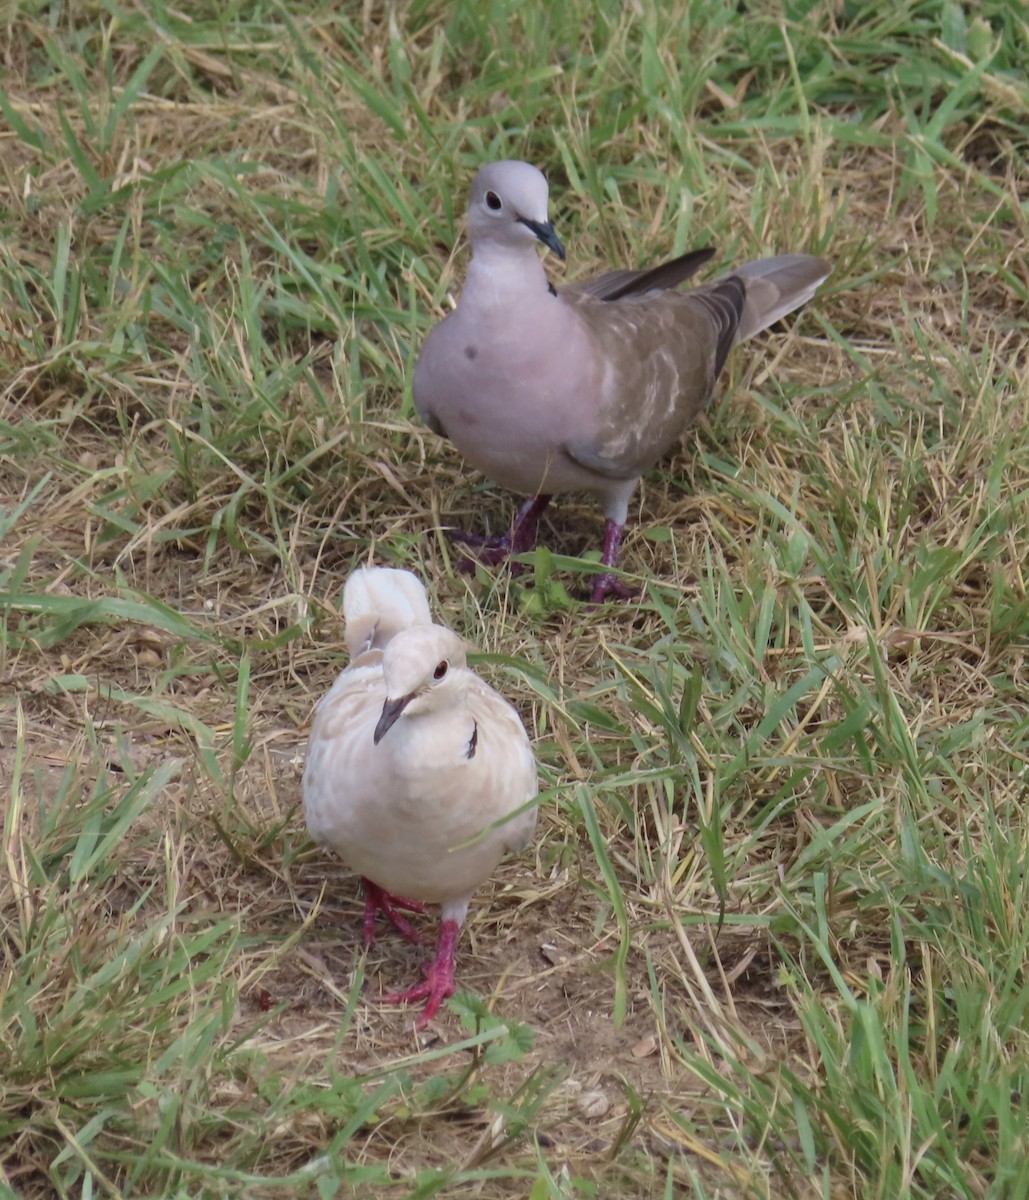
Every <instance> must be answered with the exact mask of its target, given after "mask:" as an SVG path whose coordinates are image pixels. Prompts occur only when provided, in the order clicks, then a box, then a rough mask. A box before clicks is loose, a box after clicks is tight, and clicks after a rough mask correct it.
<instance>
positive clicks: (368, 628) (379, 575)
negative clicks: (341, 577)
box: [343, 567, 432, 658]
mask: <svg viewBox="0 0 1029 1200" xmlns="http://www.w3.org/2000/svg"><path fill="white" fill-rule="evenodd" d="M343 618H344V620H345V621H346V642H347V649H348V650H349V651H350V655H351V657H352V658H353V657H356V656H357V655H358V654H361V653H362V652H363V651H365V650H370V649H372V648H375V649H379V650H381V649H382V647H383V646H385V645H386V643H387V642H388V641H389V640H390V638H392V637H393V635H394V634H395V633H399V632H400V630H401V629H408V628H410V626H412V625H431V624H432V613H431V612H430V611H429V600H428V597H427V596H426V594H425V588H424V586H423V585H422V581H421V580H420V579H419V578H418V577H417V576H415V575H412V574H411V572H410V571H400V570H397V569H395V568H393V567H363V568H362V569H361V570H359V571H355V572H354V573H353V574H352V575H351V576H350V578H349V579H348V580H347V585H346V587H345V588H344V589H343Z"/></svg>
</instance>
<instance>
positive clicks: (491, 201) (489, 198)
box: [486, 192, 504, 212]
mask: <svg viewBox="0 0 1029 1200" xmlns="http://www.w3.org/2000/svg"><path fill="white" fill-rule="evenodd" d="M486 207H487V208H492V209H493V211H494V212H499V211H500V209H502V208H503V207H504V205H503V201H502V200H501V199H500V197H499V196H498V195H497V193H496V192H487V193H486Z"/></svg>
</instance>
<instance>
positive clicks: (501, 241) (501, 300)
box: [413, 161, 830, 599]
mask: <svg viewBox="0 0 1029 1200" xmlns="http://www.w3.org/2000/svg"><path fill="white" fill-rule="evenodd" d="M468 229H469V235H470V239H471V244H472V258H471V262H470V263H469V266H468V273H467V277H466V279H465V285H464V288H463V290H462V293H461V297H460V301H459V303H458V305H457V307H456V309H455V310H454V311H453V312H452V313H450V314H449V315H448V316H447V317H445V318H444V319H443V320H442V321H441V322H440V323H439V324H438V325H436V327H435V328H434V329H433V330H432V331H431V332H430V334H429V336H428V337H427V339H426V341H425V344H424V346H423V347H422V352H421V356H420V357H419V360H418V364H417V367H416V369H415V374H414V385H413V390H414V401H415V406H416V408H417V409H418V412H419V413H420V414H421V416H422V418H423V419H424V420H425V421H426V423H427V424H428V425H429V426H430V427H431V428H432V429H434V430H436V431H437V432H438V433H440V434H442V435H444V436H445V437H447V438H449V439H450V441H452V442H453V443H454V445H455V446H456V448H457V449H458V450H459V451H460V453H461V454H462V455H463V456H464V457H465V458H466V459H467V460H468V461H469V462H470V463H471V464H472V465H473V466H475V467H477V468H478V469H479V470H480V471H482V472H483V473H484V474H486V475H488V476H489V477H490V478H491V479H493V480H495V481H496V482H497V483H499V484H501V485H502V486H503V487H506V488H509V489H510V490H512V491H515V492H520V493H522V494H525V495H535V496H538V497H541V498H542V497H549V496H550V495H551V494H552V493H555V492H563V491H573V490H574V491H577V490H582V491H586V492H590V493H592V494H593V495H595V496H596V497H597V498H598V499H599V501H600V503H601V504H602V506H603V510H604V515H605V517H606V518H607V536H606V537H605V554H604V561H605V564H606V565H609V566H610V565H613V562H614V558H615V555H616V553H617V548H618V543H619V541H620V537H621V529H622V526H623V525H624V523H625V520H626V516H627V514H628V506H629V501H630V499H631V497H632V494H633V492H634V490H635V488H636V484H637V482H638V481H639V478H640V476H641V475H642V473H643V472H644V471H646V470H648V469H649V468H650V467H652V466H653V465H654V464H655V463H656V462H658V461H659V460H660V459H661V457H662V456H663V455H665V454H666V453H667V452H668V451H669V450H670V449H671V448H672V447H673V446H674V445H675V443H676V441H677V440H678V439H679V437H680V436H681V435H682V433H683V431H684V430H685V429H686V427H687V426H688V425H689V424H690V423H691V422H692V421H693V420H694V419H695V418H696V417H697V415H698V414H699V413H700V412H701V411H702V410H703V408H704V407H705V406H706V404H707V402H708V400H709V399H710V397H711V392H712V389H713V387H714V384H715V380H716V378H717V377H718V374H719V372H720V371H721V369H722V366H723V365H724V363H725V359H726V357H727V355H728V353H729V351H730V349H731V348H732V347H733V346H734V345H735V344H736V343H737V342H739V341H742V340H743V339H744V338H747V337H750V336H752V335H753V334H755V333H757V332H759V331H760V330H762V329H764V328H766V327H767V326H768V325H770V324H772V323H773V322H775V321H777V320H779V318H780V317H782V316H785V315H786V314H787V313H789V312H792V311H793V310H794V309H795V308H797V307H799V306H800V305H801V304H803V303H804V302H805V301H807V300H808V299H810V298H811V296H813V295H814V293H815V291H816V289H817V288H818V285H819V284H820V283H821V282H822V280H824V279H825V277H826V276H827V275H828V273H829V270H830V267H829V265H828V264H827V263H825V262H823V261H822V260H821V259H818V258H815V257H813V256H811V255H806V254H789V255H782V256H780V257H777V258H767V259H760V260H758V261H755V262H750V263H746V264H744V265H743V266H741V267H738V268H737V269H736V270H735V271H733V272H732V273H731V274H729V275H726V276H724V277H722V278H720V279H717V280H715V281H714V282H713V283H709V284H705V285H704V286H702V287H698V288H693V289H691V290H688V291H680V290H678V285H679V284H680V283H682V282H683V281H684V280H685V279H686V278H688V277H689V275H691V274H692V273H693V272H694V271H695V270H697V269H698V268H699V267H700V266H701V265H703V263H704V262H705V261H706V260H707V258H709V257H710V256H711V253H712V251H710V250H701V251H694V252H692V253H691V254H686V255H683V256H682V257H681V258H678V259H675V260H674V261H672V262H670V263H664V264H662V265H660V266H658V267H656V268H652V269H650V270H646V271H633V270H616V271H612V272H609V273H607V274H605V275H601V276H599V277H598V278H595V279H592V280H586V281H584V282H581V283H573V284H571V285H568V286H566V287H562V288H560V289H554V288H553V287H551V286H550V284H549V283H548V280H547V277H546V274H545V272H544V270H543V265H542V263H541V262H540V260H539V257H538V255H537V253H536V244H537V242H540V241H541V242H543V243H544V244H545V245H547V246H549V247H550V248H551V249H553V250H554V251H555V252H556V253H558V254H560V255H561V257H564V251H563V247H562V246H561V243H560V242H559V241H558V239H557V236H556V234H555V232H554V228H553V225H552V224H551V222H550V220H549V218H548V215H547V184H546V180H545V179H544V177H543V175H542V174H541V173H540V172H539V171H537V170H536V168H535V167H533V166H530V165H529V164H528V163H523V162H512V161H508V162H497V163H492V164H490V165H489V166H485V167H483V168H482V169H481V170H480V171H479V173H478V174H477V175H476V177H475V180H474V181H473V183H472V189H471V197H470V201H469V210H468ZM544 503H545V501H544ZM536 507H537V509H539V510H540V511H541V506H540V505H537V506H536ZM538 515H539V512H538V511H534V512H533V514H532V516H533V519H538ZM513 532H514V533H515V534H516V533H517V527H516V529H515V531H513ZM529 544H531V542H530V543H529ZM515 548H524V546H522V547H517V546H516V547H515ZM617 590H618V588H617V586H616V585H614V584H613V580H612V579H611V578H610V577H606V578H605V577H602V578H601V579H600V580H598V585H597V587H595V589H594V599H603V598H604V596H605V595H607V594H609V593H610V592H612V591H617ZM598 591H599V595H598Z"/></svg>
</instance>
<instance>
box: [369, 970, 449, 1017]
mask: <svg viewBox="0 0 1029 1200" xmlns="http://www.w3.org/2000/svg"><path fill="white" fill-rule="evenodd" d="M424 970H425V974H426V976H427V978H426V980H425V982H424V983H416V984H415V985H414V987H411V988H406V989H405V990H404V991H399V992H387V993H386V995H385V996H383V997H382V1003H383V1004H412V1003H414V1002H416V1001H418V1000H424V1001H425V1002H426V1003H425V1008H423V1009H422V1012H421V1015H420V1016H419V1017H417V1018H416V1020H415V1023H414V1027H415V1029H417V1030H419V1031H421V1030H423V1029H424V1028H425V1026H426V1025H428V1023H429V1022H430V1021H431V1020H432V1018H433V1017H434V1016H435V1015H436V1013H437V1012H438V1011H439V1006H440V1005H441V1004H442V1003H443V1001H444V1000H445V999H446V998H447V997H448V996H452V995H453V994H454V976H453V973H452V972H451V973H450V975H449V978H448V977H446V975H445V973H444V975H443V977H441V976H440V972H438V971H436V970H435V964H434V963H430V964H426V966H425V967H424Z"/></svg>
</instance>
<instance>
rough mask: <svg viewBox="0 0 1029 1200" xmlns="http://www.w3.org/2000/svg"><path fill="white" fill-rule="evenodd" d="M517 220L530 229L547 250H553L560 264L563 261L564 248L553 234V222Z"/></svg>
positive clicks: (524, 218)
mask: <svg viewBox="0 0 1029 1200" xmlns="http://www.w3.org/2000/svg"><path fill="white" fill-rule="evenodd" d="M518 220H519V221H520V222H521V223H522V224H523V225H524V226H525V228H526V229H531V230H532V232H533V233H534V234H535V235H536V236H537V237H538V238H539V240H540V241H541V242H542V243H543V245H544V246H546V247H547V249H548V250H553V251H554V253H555V254H556V255H557V257H558V258H559V259H560V260H561V261H562V262H564V261H565V248H564V246H562V245H561V239H560V238H559V237H558V236H557V234H556V233H555V232H554V222H553V221H530V220H529V218H528V217H519V218H518Z"/></svg>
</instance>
